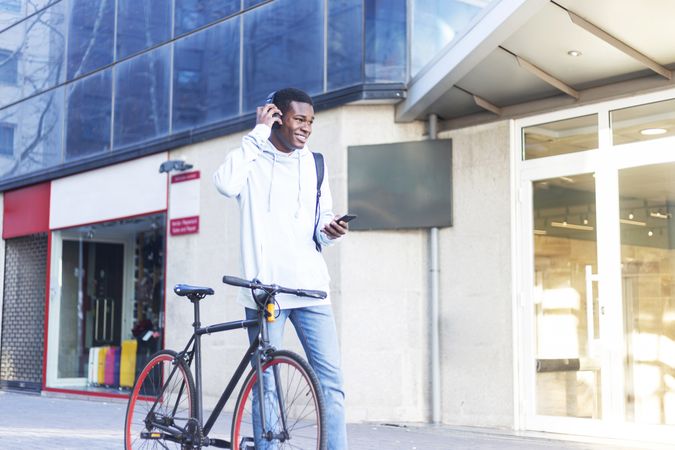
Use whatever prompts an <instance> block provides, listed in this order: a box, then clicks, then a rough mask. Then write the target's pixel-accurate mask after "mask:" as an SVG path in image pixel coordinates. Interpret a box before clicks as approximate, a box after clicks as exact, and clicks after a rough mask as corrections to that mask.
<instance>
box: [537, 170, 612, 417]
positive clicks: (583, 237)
mask: <svg viewBox="0 0 675 450" xmlns="http://www.w3.org/2000/svg"><path fill="white" fill-rule="evenodd" d="M532 188H533V206H534V214H533V216H534V217H533V223H534V230H533V232H534V286H533V293H534V311H533V313H534V323H535V327H536V341H535V342H536V401H537V406H536V408H537V413H538V414H543V415H552V416H566V417H588V418H596V419H598V418H601V417H602V409H601V389H600V383H601V379H602V377H601V374H600V370H601V365H600V354H599V344H598V342H599V332H600V328H599V310H598V296H597V292H598V289H597V267H598V266H597V245H596V220H595V180H594V178H593V176H592V175H591V174H582V175H573V176H566V177H559V178H554V179H548V180H541V181H537V182H534V183H533V186H532Z"/></svg>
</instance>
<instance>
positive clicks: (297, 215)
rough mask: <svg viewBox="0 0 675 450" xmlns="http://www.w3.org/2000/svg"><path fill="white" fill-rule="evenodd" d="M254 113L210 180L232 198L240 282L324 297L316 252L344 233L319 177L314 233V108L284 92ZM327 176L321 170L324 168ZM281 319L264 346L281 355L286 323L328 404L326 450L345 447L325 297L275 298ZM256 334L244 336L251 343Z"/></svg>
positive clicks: (248, 303)
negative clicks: (235, 203)
mask: <svg viewBox="0 0 675 450" xmlns="http://www.w3.org/2000/svg"><path fill="white" fill-rule="evenodd" d="M270 100H271V101H270V102H268V103H266V104H265V105H264V106H260V107H258V108H257V111H256V126H255V128H254V129H253V130H252V131H251V132H250V133H249V134H248V135H247V136H245V137H244V138H243V139H242V145H241V148H239V149H237V150H234V151H233V152H231V153H229V154H228V155H227V157H226V159H225V163H224V164H223V165H222V166H220V168H219V169H218V171H217V172H216V173H215V174H214V181H215V184H216V187H217V188H218V190H219V191H220V192H221V193H222V194H223V195H225V196H227V197H235V198H236V199H237V201H238V203H239V209H240V215H241V251H242V262H243V275H244V277H245V278H247V279H253V278H257V279H259V280H260V281H262V282H263V283H276V284H279V285H282V286H286V287H290V288H303V289H317V290H322V291H326V292H328V289H329V281H330V277H329V275H328V270H327V267H326V263H325V261H324V259H323V257H322V255H321V253H320V248H318V247H325V246H329V245H332V244H333V243H334V242H335V241H336V240H337V239H339V238H340V237H342V236H343V235H345V234H346V233H347V230H348V227H347V224H346V223H344V222H339V223H338V222H337V221H336V220H335V218H334V215H333V212H332V198H331V193H330V189H329V186H328V177H327V176H324V180H323V183H322V186H321V196H320V204H319V208H318V209H319V212H318V226H316V227H315V218H316V216H317V214H316V209H317V208H316V201H317V191H316V184H317V172H316V166H315V162H314V157H313V155H312V153H311V152H310V151H309V149H308V148H307V140H308V139H309V136H310V135H311V133H312V124H313V122H314V107H313V103H312V99H311V98H310V97H309V95H307V94H306V93H305V92H303V91H300V90H298V89H293V88H287V89H283V90H280V91H277V92H275V93H274V95H273V98H271V99H270ZM324 173H325V168H324ZM241 294H242V295H240V303H242V304H243V305H244V306H245V307H246V316H247V318H255V303H254V300H253V299H252V298H251V294H250V292H249V291H243V290H242V293H241ZM277 300H278V303H279V307H280V309H281V313H280V314H281V315H280V317H278V318H277V320H276V321H274V322H270V323H269V325H270V327H269V330H270V340H271V342H272V345H274V346H275V347H277V348H279V347H281V344H282V341H283V330H284V323H285V321H286V319H290V320H291V323H292V324H293V326H294V327H295V330H296V332H297V334H298V337H299V338H300V342H301V343H302V345H303V348H304V350H305V354H306V355H307V359H308V360H309V363H310V364H311V366H312V368H313V369H314V371H315V372H316V374H317V376H318V377H319V381H320V382H321V387H322V390H323V393H324V398H325V400H326V412H327V424H326V425H327V427H326V431H327V435H328V448H329V449H330V450H344V449H346V448H347V438H346V428H345V414H344V392H343V388H342V371H341V369H340V351H339V348H338V340H337V332H336V328H335V321H334V318H333V313H332V308H331V306H330V297H328V298H327V299H326V300H315V299H309V298H303V297H296V296H292V295H288V294H280V295H278V296H277ZM257 333H258V330H254V329H249V338H250V339H254V338H255V336H257Z"/></svg>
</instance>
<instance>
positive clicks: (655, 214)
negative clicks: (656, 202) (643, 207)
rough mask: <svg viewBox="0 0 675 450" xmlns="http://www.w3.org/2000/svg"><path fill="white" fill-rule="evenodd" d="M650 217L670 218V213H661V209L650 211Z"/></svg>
mask: <svg viewBox="0 0 675 450" xmlns="http://www.w3.org/2000/svg"><path fill="white" fill-rule="evenodd" d="M649 215H650V216H651V217H656V218H657V219H670V217H671V214H670V213H663V212H661V211H652V212H650V213H649Z"/></svg>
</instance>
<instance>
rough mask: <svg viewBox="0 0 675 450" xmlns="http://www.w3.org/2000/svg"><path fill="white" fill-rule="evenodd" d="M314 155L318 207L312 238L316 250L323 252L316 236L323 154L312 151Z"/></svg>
mask: <svg viewBox="0 0 675 450" xmlns="http://www.w3.org/2000/svg"><path fill="white" fill-rule="evenodd" d="M312 156H314V165H315V166H316V208H315V209H314V233H312V240H314V245H316V251H317V252H321V244H320V243H319V240H318V239H317V237H316V227H317V226H319V212H320V211H319V199H320V198H321V184H322V183H323V155H322V154H321V153H314V152H312Z"/></svg>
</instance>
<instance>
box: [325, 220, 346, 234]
mask: <svg viewBox="0 0 675 450" xmlns="http://www.w3.org/2000/svg"><path fill="white" fill-rule="evenodd" d="M321 231H323V232H324V233H325V234H326V236H328V238H329V239H337V238H339V237H340V236H344V235H345V234H347V231H349V225H348V224H347V222H338V221H337V220H336V219H333V220H332V221H331V222H330V223H327V224H326V225H325V226H324V227H323V228H322V229H321Z"/></svg>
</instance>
